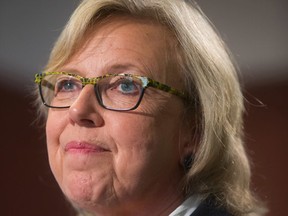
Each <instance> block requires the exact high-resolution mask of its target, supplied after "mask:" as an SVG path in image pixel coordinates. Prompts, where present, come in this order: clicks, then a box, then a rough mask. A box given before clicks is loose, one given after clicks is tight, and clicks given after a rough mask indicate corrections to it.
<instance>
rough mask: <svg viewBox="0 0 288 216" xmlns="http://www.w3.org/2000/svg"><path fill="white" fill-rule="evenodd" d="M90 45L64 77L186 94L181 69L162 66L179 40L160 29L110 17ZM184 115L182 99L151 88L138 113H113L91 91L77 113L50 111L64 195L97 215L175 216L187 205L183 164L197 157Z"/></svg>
mask: <svg viewBox="0 0 288 216" xmlns="http://www.w3.org/2000/svg"><path fill="white" fill-rule="evenodd" d="M163 35H165V39H163ZM88 39H89V40H87V43H85V46H83V48H82V49H80V50H79V51H78V52H77V53H76V54H75V55H73V57H72V58H71V59H70V60H69V61H68V62H67V63H66V64H65V65H64V66H63V68H61V71H68V72H73V73H77V74H79V75H81V76H83V77H97V76H100V75H103V74H106V73H123V72H125V73H132V74H138V75H144V76H148V77H151V78H153V79H155V80H157V81H160V82H162V83H166V84H168V85H171V86H173V87H175V88H179V89H182V83H181V81H180V79H179V74H177V73H176V72H175V63H174V62H173V61H172V60H171V59H170V62H168V61H165V60H163V57H164V56H166V57H167V52H168V50H167V43H168V41H169V42H171V41H172V37H171V36H170V34H169V32H168V30H167V29H165V28H164V27H162V26H160V25H159V24H156V23H153V22H151V21H148V20H133V19H129V18H127V17H121V16H120V17H116V18H110V20H109V21H108V22H107V21H106V22H105V23H102V24H98V25H97V28H96V30H95V31H93V32H92V33H90V34H89V38H88ZM164 58H165V57H164ZM167 68H170V69H171V70H167ZM183 109H184V104H183V101H182V100H181V99H180V98H178V97H177V96H173V95H170V94H168V93H164V92H162V91H159V90H155V89H152V88H149V89H147V90H146V92H145V95H144V98H143V99H142V102H141V104H140V105H139V107H138V108H137V109H136V110H133V111H128V112H117V111H110V110H106V109H104V108H103V107H101V106H100V105H99V103H98V101H97V99H96V97H95V93H94V91H93V86H92V85H88V86H85V87H84V89H83V90H82V92H81V94H80V96H79V98H78V99H77V100H76V101H75V102H74V103H73V105H72V106H71V107H70V108H68V109H62V110H60V109H49V113H48V119H47V125H46V133H47V145H48V153H49V162H50V166H51V169H52V171H53V174H54V176H55V178H56V180H57V182H58V184H59V185H60V187H61V189H62V191H63V192H64V194H65V195H66V196H67V197H68V199H69V200H71V202H73V204H75V205H76V206H78V207H80V208H84V209H87V210H89V211H91V212H94V213H95V215H151V213H153V214H155V215H168V214H169V213H171V212H172V211H173V210H174V209H175V208H176V207H177V206H179V205H180V204H181V202H182V201H183V199H184V197H183V194H182V191H181V184H180V183H181V180H182V178H183V175H184V171H183V167H182V165H181V162H182V159H183V156H184V155H187V154H188V152H189V151H190V150H191V149H190V147H187V146H191V145H189V144H190V143H189V141H188V140H189V139H188V137H189V136H188V135H187V134H186V133H185V132H184V131H187V129H186V128H183V125H182V119H183V118H182V114H183ZM79 146H81V148H78V147H79Z"/></svg>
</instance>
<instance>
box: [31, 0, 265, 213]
mask: <svg viewBox="0 0 288 216" xmlns="http://www.w3.org/2000/svg"><path fill="white" fill-rule="evenodd" d="M229 56H230V55H229V53H228V52H227V50H226V48H225V46H224V44H223V42H222V41H221V40H220V38H219V37H218V36H217V34H216V33H215V31H214V30H213V29H212V27H211V25H210V24H209V22H208V21H207V19H206V18H205V16H204V15H203V14H202V12H201V11H200V9H199V8H198V6H197V5H196V3H195V2H193V1H184V0H153V1H152V0H84V1H82V3H81V4H80V5H79V7H78V8H77V9H76V10H75V12H74V14H73V15H72V17H71V19H70V21H69V22H68V24H67V26H66V28H65V29H64V31H63V32H62V34H61V36H60V38H59V39H58V41H57V43H56V44H55V47H54V49H53V51H52V53H51V56H50V60H49V62H48V64H47V67H46V69H45V72H44V73H42V74H37V75H36V83H38V84H39V90H40V94H39V95H40V97H39V99H41V103H43V104H44V105H45V106H43V105H41V106H40V108H39V111H40V113H41V114H42V115H43V116H44V118H45V119H46V135H47V146H48V154H49V162H50V166H51V169H52V172H53V174H54V176H55V178H56V180H57V182H58V184H59V186H60V188H61V189H62V191H63V193H64V194H65V196H66V197H67V198H68V200H70V201H71V203H72V204H73V206H75V207H76V208H77V209H78V210H79V212H85V213H83V214H88V213H90V214H91V215H193V216H197V215H261V208H260V207H259V205H258V204H257V203H258V202H257V200H256V199H255V198H254V196H253V194H252V192H251V191H250V187H249V181H250V168H249V163H248V160H247V156H246V153H245V150H244V147H243V143H242V114H243V97H242V94H241V91H240V87H239V83H238V80H237V75H236V72H235V68H234V66H233V64H232V63H231V60H230V57H229ZM47 107H48V108H47Z"/></svg>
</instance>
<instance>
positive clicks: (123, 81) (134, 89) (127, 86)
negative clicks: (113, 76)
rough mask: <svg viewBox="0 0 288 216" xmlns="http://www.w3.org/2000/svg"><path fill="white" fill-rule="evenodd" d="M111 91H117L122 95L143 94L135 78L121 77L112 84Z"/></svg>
mask: <svg viewBox="0 0 288 216" xmlns="http://www.w3.org/2000/svg"><path fill="white" fill-rule="evenodd" d="M110 89H111V90H113V89H115V90H117V91H118V92H120V93H122V94H129V95H138V94H139V93H140V92H141V84H140V83H139V81H138V82H137V80H135V79H133V78H126V77H120V78H119V79H117V80H116V81H115V82H113V83H112V86H111V88H110Z"/></svg>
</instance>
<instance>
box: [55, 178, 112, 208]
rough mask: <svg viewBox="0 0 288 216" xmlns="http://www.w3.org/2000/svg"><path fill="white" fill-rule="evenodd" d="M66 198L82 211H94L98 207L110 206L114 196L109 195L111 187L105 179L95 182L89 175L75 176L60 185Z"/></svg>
mask: <svg viewBox="0 0 288 216" xmlns="http://www.w3.org/2000/svg"><path fill="white" fill-rule="evenodd" d="M60 187H61V189H62V191H63V193H64V195H65V196H66V198H67V199H68V200H69V201H70V202H71V203H72V204H73V206H75V207H77V208H80V209H88V210H91V211H92V210H94V209H95V208H98V207H101V206H102V207H104V206H107V205H110V204H111V202H113V201H112V200H113V199H112V197H114V196H113V194H112V193H110V194H108V193H107V191H111V192H112V191H113V190H111V189H110V190H109V189H108V188H109V185H108V184H107V181H106V182H105V181H104V179H101V180H98V181H97V182H96V181H93V178H92V177H91V176H89V175H83V174H82V175H79V174H78V175H74V176H73V177H70V178H68V179H65V180H64V181H63V182H62V185H60Z"/></svg>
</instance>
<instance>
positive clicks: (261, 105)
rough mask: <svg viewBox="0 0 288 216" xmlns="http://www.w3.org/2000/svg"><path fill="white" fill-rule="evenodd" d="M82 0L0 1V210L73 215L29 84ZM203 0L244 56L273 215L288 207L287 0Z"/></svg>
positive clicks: (8, 215) (262, 184) (253, 136)
mask: <svg viewBox="0 0 288 216" xmlns="http://www.w3.org/2000/svg"><path fill="white" fill-rule="evenodd" d="M77 2H78V1H77V0H74V1H73V0H58V1H47V0H26V1H20V0H6V1H5V0H3V1H1V2H0V98H1V105H0V120H1V125H0V134H1V140H2V143H1V145H0V162H1V165H0V167H1V169H0V172H1V178H0V192H1V198H0V206H1V213H0V215H4V216H18V215H29V216H38V215H41V216H51V215H53V216H64V215H65V216H66V215H72V210H71V209H70V207H69V204H68V203H67V202H66V201H65V199H64V198H63V196H62V194H61V192H60V190H59V188H58V186H57V185H56V183H55V180H54V178H53V176H52V174H51V171H50V169H49V165H48V159H47V152H46V146H45V135H44V129H43V128H40V127H37V126H36V125H35V124H33V122H34V120H35V118H36V113H35V110H34V109H33V108H32V102H33V100H32V97H31V86H32V85H33V74H34V73H37V72H39V71H41V68H42V67H43V66H44V65H45V62H46V60H47V58H48V54H49V52H50V49H51V47H52V44H53V42H54V40H55V39H56V38H57V35H58V34H59V32H60V30H61V29H62V27H63V25H64V23H65V22H66V21H67V20H68V16H69V14H70V13H71V11H72V10H73V8H74V7H75V6H76V5H77ZM198 2H199V4H200V5H201V6H202V8H203V10H204V12H206V13H207V15H208V17H209V18H210V19H211V20H212V22H214V24H215V25H216V27H217V28H219V29H220V33H221V34H222V35H223V37H224V40H225V41H226V42H227V43H228V45H229V46H230V47H231V49H232V52H233V53H234V55H235V58H236V60H237V61H238V62H239V66H240V69H241V76H242V80H243V84H244V94H245V97H246V98H247V101H246V107H247V113H246V115H245V127H246V140H245V141H246V145H247V151H248V153H249V156H250V157H251V159H252V161H253V167H252V169H253V184H252V185H253V189H254V190H255V191H256V192H257V193H258V194H259V195H260V196H261V198H262V199H263V200H264V201H265V202H267V205H268V207H269V208H270V213H269V214H268V215H269V216H283V215H287V212H288V205H287V204H288V186H287V183H288V173H287V165H288V158H287V154H288V57H287V56H288V47H287V38H288V28H287V21H288V13H287V11H288V10H287V9H288V7H287V1H286V0H273V1H271V0H253V1H250V0H242V1H231V0H217V1H208V0H201V1H200V0H199V1H198Z"/></svg>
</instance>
